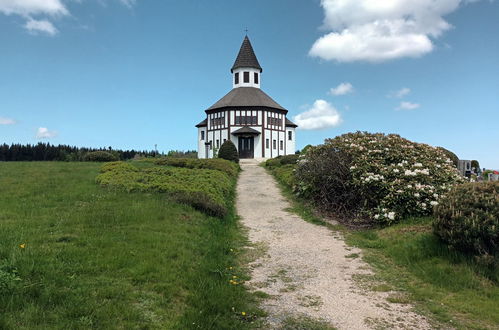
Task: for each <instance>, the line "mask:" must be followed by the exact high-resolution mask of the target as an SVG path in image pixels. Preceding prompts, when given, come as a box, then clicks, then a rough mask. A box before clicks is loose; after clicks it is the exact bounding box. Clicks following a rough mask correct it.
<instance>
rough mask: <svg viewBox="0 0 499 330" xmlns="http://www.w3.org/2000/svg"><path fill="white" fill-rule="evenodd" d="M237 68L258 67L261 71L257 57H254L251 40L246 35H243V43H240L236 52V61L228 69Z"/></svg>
mask: <svg viewBox="0 0 499 330" xmlns="http://www.w3.org/2000/svg"><path fill="white" fill-rule="evenodd" d="M237 68H255V69H259V70H260V72H262V71H263V69H262V67H261V66H260V63H258V59H257V58H256V55H255V52H254V51H253V47H252V46H251V42H250V40H249V38H248V36H246V37H244V40H243V44H242V45H241V49H240V50H239V54H237V58H236V61H235V62H234V65H233V66H232V69H230V71H231V72H233V71H234V69H237Z"/></svg>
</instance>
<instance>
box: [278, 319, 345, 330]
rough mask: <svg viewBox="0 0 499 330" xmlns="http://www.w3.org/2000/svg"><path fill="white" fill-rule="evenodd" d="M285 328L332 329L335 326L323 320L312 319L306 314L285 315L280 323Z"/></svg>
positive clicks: (305, 329) (297, 329) (295, 329)
mask: <svg viewBox="0 0 499 330" xmlns="http://www.w3.org/2000/svg"><path fill="white" fill-rule="evenodd" d="M281 328H282V329H286V330H334V329H335V328H334V327H333V326H332V325H330V324H329V323H328V322H326V321H324V320H316V319H312V318H311V317H308V316H300V317H287V318H285V319H284V320H283V322H282V324H281Z"/></svg>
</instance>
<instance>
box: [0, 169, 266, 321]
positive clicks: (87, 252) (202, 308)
mask: <svg viewBox="0 0 499 330" xmlns="http://www.w3.org/2000/svg"><path fill="white" fill-rule="evenodd" d="M99 168H100V164H97V163H57V162H43V163H42V162H40V163H37V162H33V163H0V242H1V243H0V311H1V313H0V328H7V329H47V328H53V329H69V328H71V329H79V328H81V329H83V328H90V327H91V328H97V329H103V328H106V329H107V328H127V329H135V328H141V329H155V328H158V329H159V328H161V329H165V328H178V329H185V328H197V327H200V328H213V329H221V328H238V329H241V328H246V327H247V326H248V325H249V321H251V320H252V318H253V317H254V315H255V314H257V313H258V311H257V310H256V309H255V307H254V304H253V303H252V301H251V297H250V296H249V294H248V293H247V292H246V291H245V290H244V289H243V288H242V286H240V285H233V284H230V283H229V279H232V277H233V276H238V278H241V277H244V273H243V272H242V270H241V269H240V268H239V266H238V258H239V253H238V251H239V250H240V247H241V246H242V245H243V244H244V238H243V237H242V236H241V234H240V230H239V229H238V225H237V221H236V218H235V216H234V212H233V210H231V211H230V212H229V213H230V214H229V215H227V216H225V217H224V218H223V219H221V218H215V217H210V216H208V215H206V214H204V213H201V212H199V211H196V210H195V209H193V208H192V207H190V206H187V205H181V204H178V203H174V202H172V201H169V200H168V198H166V195H165V194H163V193H149V192H137V193H126V192H120V191H117V190H112V189H105V188H102V187H100V186H99V185H97V184H96V182H95V178H96V176H97V175H98V172H99ZM232 189H233V187H232ZM243 311H244V312H245V314H246V315H245V316H242V312H243Z"/></svg>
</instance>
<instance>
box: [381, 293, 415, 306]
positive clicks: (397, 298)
mask: <svg viewBox="0 0 499 330" xmlns="http://www.w3.org/2000/svg"><path fill="white" fill-rule="evenodd" d="M386 300H387V301H388V302H391V303H394V304H409V303H410V302H411V300H410V299H409V297H407V295H405V294H403V293H400V292H397V293H393V294H391V295H389V296H388V297H387V298H386Z"/></svg>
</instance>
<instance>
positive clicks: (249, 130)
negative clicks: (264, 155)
mask: <svg viewBox="0 0 499 330" xmlns="http://www.w3.org/2000/svg"><path fill="white" fill-rule="evenodd" d="M241 134H251V135H260V132H258V131H257V130H256V129H253V128H251V127H249V126H243V127H242V128H240V129H238V130H237V131H234V132H232V135H241Z"/></svg>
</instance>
